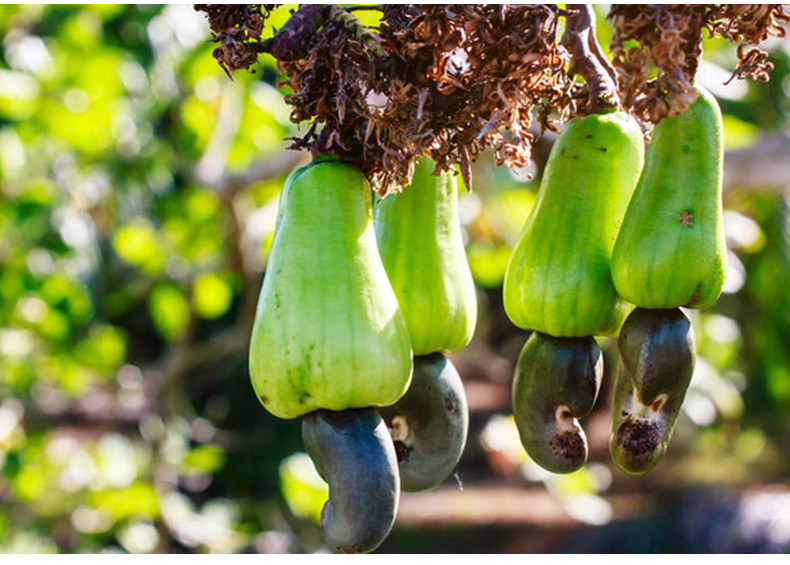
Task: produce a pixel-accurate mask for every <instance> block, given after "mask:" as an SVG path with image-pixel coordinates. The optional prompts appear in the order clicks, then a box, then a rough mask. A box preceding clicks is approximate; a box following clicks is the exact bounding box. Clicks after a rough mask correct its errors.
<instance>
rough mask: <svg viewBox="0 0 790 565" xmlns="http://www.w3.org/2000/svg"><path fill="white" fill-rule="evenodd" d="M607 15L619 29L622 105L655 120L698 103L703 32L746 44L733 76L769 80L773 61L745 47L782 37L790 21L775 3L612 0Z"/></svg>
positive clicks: (616, 47) (615, 42)
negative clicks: (628, 0)
mask: <svg viewBox="0 0 790 565" xmlns="http://www.w3.org/2000/svg"><path fill="white" fill-rule="evenodd" d="M608 17H609V19H610V20H611V21H612V23H613V25H614V30H615V33H614V38H613V41H612V46H611V48H612V53H613V56H614V57H613V58H614V60H613V64H614V67H615V68H616V69H617V73H618V76H619V82H620V95H621V99H622V104H623V106H624V107H625V108H626V109H627V110H629V111H630V112H632V113H633V114H634V115H636V116H637V117H639V118H641V119H643V120H649V121H651V122H653V123H657V122H659V121H660V120H661V119H663V118H664V117H666V116H670V115H676V114H678V113H680V112H682V111H683V110H684V109H685V108H687V107H688V106H689V105H690V104H691V103H692V102H693V101H694V98H695V97H696V94H695V92H694V90H693V88H692V84H693V82H694V76H695V75H696V72H697V67H698V65H699V61H700V57H701V56H702V33H703V30H705V29H707V30H708V32H709V33H710V35H711V36H713V35H719V36H721V37H723V38H725V39H727V40H729V41H732V42H742V43H741V45H739V46H738V58H739V64H738V67H737V68H736V69H735V71H734V73H733V77H737V78H745V77H747V76H748V77H752V78H755V79H758V80H768V73H769V72H770V71H771V70H772V69H773V65H772V64H771V63H770V62H768V61H767V54H766V53H765V52H763V51H761V50H760V49H758V48H756V47H752V48H751V49H748V50H747V46H748V45H757V44H758V43H760V42H761V41H764V40H765V39H767V38H768V36H778V37H783V36H784V35H785V33H786V30H785V28H784V27H782V26H783V24H786V23H787V22H788V21H790V16H788V14H787V13H785V11H784V8H783V7H782V5H777V4H768V5H763V4H733V5H730V4H664V5H657V4H638V5H637V4H613V5H612V7H611V9H610V12H609V16H608ZM653 75H654V76H653Z"/></svg>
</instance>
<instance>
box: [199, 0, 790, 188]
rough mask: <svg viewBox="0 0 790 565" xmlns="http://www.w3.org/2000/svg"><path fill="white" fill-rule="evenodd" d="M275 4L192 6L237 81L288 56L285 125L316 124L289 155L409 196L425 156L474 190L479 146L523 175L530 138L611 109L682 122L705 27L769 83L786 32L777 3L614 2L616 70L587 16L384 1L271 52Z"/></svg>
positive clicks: (326, 8) (288, 37)
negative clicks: (241, 72) (368, 16)
mask: <svg viewBox="0 0 790 565" xmlns="http://www.w3.org/2000/svg"><path fill="white" fill-rule="evenodd" d="M275 6H277V5H276V4H251V5H216V4H199V5H196V9H197V10H200V11H203V12H206V14H207V15H208V17H209V22H210V24H211V28H212V30H213V32H214V36H213V41H215V42H216V43H218V44H219V45H218V47H217V48H216V49H215V51H214V56H215V57H216V58H217V60H218V61H219V63H220V65H221V66H222V68H223V69H225V71H226V72H227V73H228V74H230V73H231V72H233V71H234V70H237V69H248V68H250V67H251V65H253V64H254V63H255V62H256V61H257V59H258V56H259V55H260V54H261V53H271V54H272V55H273V56H274V57H275V58H276V59H277V60H278V68H279V69H280V71H282V72H283V73H284V74H285V76H286V78H285V80H283V81H282V83H281V85H287V87H288V90H289V91H290V93H289V94H287V95H286V97H285V99H286V101H287V102H288V103H289V104H290V105H291V106H292V107H293V111H292V114H291V119H292V120H293V121H294V122H295V123H299V124H306V126H305V130H304V131H303V133H302V134H301V136H300V137H298V138H295V139H293V140H292V141H293V143H292V146H291V147H292V148H298V149H309V150H311V151H312V152H313V153H314V154H318V153H334V154H339V155H342V157H343V159H344V160H346V161H349V162H353V163H355V164H357V165H358V166H359V167H360V168H361V169H362V170H363V171H364V172H365V174H366V175H367V176H368V178H370V179H371V181H372V182H373V183H374V186H375V187H376V189H377V190H378V191H379V192H380V193H381V194H386V193H387V192H389V191H391V190H397V189H398V188H399V187H401V186H404V185H406V184H408V182H409V181H410V180H411V177H412V174H413V170H414V159H415V158H416V157H417V156H419V155H429V156H430V157H432V158H433V159H434V160H435V161H436V163H437V170H438V171H442V170H448V169H450V168H451V167H453V166H458V167H459V168H460V170H461V173H462V175H463V176H464V180H465V181H466V183H467V187H469V186H470V172H469V171H470V161H471V160H472V159H474V157H475V156H477V155H478V154H479V153H480V152H481V151H483V150H484V149H487V148H490V149H492V150H493V152H494V155H495V157H496V161H497V163H498V164H500V165H506V166H511V167H524V166H526V165H528V164H529V161H530V159H531V149H532V142H533V136H534V133H533V132H535V131H536V129H539V128H537V127H536V126H540V127H542V128H549V129H556V127H557V125H559V124H560V123H561V122H562V121H564V120H565V119H567V118H569V117H571V116H574V115H578V114H583V113H587V112H589V111H592V110H594V109H595V108H596V107H601V106H607V105H608V106H610V107H617V106H618V105H620V106H621V107H622V108H624V109H626V110H627V111H629V112H631V113H632V114H633V115H635V116H636V117H638V118H640V119H642V120H644V121H651V122H653V123H657V122H658V121H660V120H661V119H662V118H664V117H666V116H669V115H674V114H677V113H679V112H680V111H682V110H683V109H685V108H686V107H687V106H688V105H689V104H690V103H691V102H693V100H694V97H695V96H696V92H695V91H694V90H693V88H692V84H693V82H694V76H695V74H696V72H697V67H698V65H699V61H700V57H701V55H702V48H701V41H702V33H703V30H705V29H707V30H708V32H709V33H710V34H711V35H719V36H721V37H724V38H726V39H728V40H730V41H733V42H741V45H740V46H739V49H738V54H739V59H740V63H739V65H738V67H737V68H736V69H735V71H734V73H733V77H737V78H743V77H747V76H749V77H753V78H756V79H759V80H767V78H768V72H769V71H770V70H771V68H772V65H771V63H770V62H768V61H767V60H766V55H765V53H764V52H762V51H760V50H759V49H757V48H756V47H752V48H748V47H749V46H754V45H756V44H758V43H759V42H761V41H763V40H765V39H766V38H767V37H769V36H783V35H784V34H785V28H784V27H783V24H785V23H787V21H788V20H790V17H789V16H788V14H786V13H785V11H784V9H783V7H782V6H781V5H757V4H739V5H720V4H697V5H686V4H669V5H618V4H614V5H612V8H611V11H610V13H609V19H610V20H611V21H612V23H613V26H614V31H615V33H614V39H613V43H612V51H613V55H614V57H613V61H612V64H613V67H614V69H612V68H611V66H610V65H609V62H608V61H606V59H605V58H604V57H603V55H602V51H601V50H600V46H599V45H598V44H597V42H596V41H595V36H594V25H593V23H592V20H593V19H594V17H593V16H594V14H593V13H592V12H591V10H590V9H589V6H586V5H574V4H568V5H566V10H567V11H565V10H561V9H560V8H558V7H557V6H556V5H540V4H538V5H513V4H510V5H488V4H464V5H435V4H434V5H422V4H421V5H417V4H400V5H393V4H386V5H381V6H375V7H368V9H375V10H378V11H380V12H381V21H380V25H379V27H378V28H368V27H366V26H364V25H362V23H360V21H359V20H358V19H357V18H356V17H355V16H354V15H353V11H354V10H355V9H360V7H356V8H351V7H340V6H338V5H334V4H303V5H300V7H299V8H298V9H297V10H296V11H295V12H293V13H292V16H291V18H290V19H289V20H288V22H287V23H286V24H285V25H283V27H282V28H280V29H279V30H278V31H277V33H276V34H275V35H274V36H273V37H272V38H269V39H266V40H262V39H261V35H262V32H263V27H264V23H265V21H266V18H267V17H268V16H269V13H270V11H271V10H272V9H273V8H274V7H275ZM562 18H564V19H565V23H566V28H567V30H566V33H565V34H564V36H563V38H562V41H561V42H559V41H558V37H557V34H558V23H559V21H560V19H562ZM575 73H578V74H580V75H581V76H582V78H583V79H584V80H583V81H580V82H575V81H574V79H573V76H574V74H575ZM607 75H609V77H607ZM610 78H611V82H609V80H610ZM615 79H616V80H615ZM615 83H617V86H616V87H615V86H614V84H615ZM609 84H611V85H612V87H611V88H610V87H609ZM618 95H619V96H618ZM618 98H619V99H618Z"/></svg>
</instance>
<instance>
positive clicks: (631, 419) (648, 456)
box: [609, 308, 696, 475]
mask: <svg viewBox="0 0 790 565" xmlns="http://www.w3.org/2000/svg"><path fill="white" fill-rule="evenodd" d="M617 345H618V349H619V351H620V363H619V366H618V370H617V377H616V380H615V385H614V392H613V400H612V427H611V433H610V437H609V451H610V453H611V456H612V459H613V460H614V462H615V463H616V464H617V466H618V467H619V468H620V469H622V470H623V471H625V472H627V473H630V474H632V475H641V474H643V473H646V472H647V471H649V470H650V469H652V468H653V467H654V466H655V465H656V463H658V461H659V460H660V459H661V457H662V456H663V455H664V452H665V451H666V449H667V445H668V444H669V441H670V439H671V437H672V432H673V431H674V429H675V421H676V420H677V417H678V414H679V413H680V408H681V405H682V403H683V398H684V397H685V395H686V390H687V389H688V386H689V382H690V381H691V375H692V373H693V371H694V361H695V355H696V353H695V343H694V331H693V329H692V326H691V323H690V322H689V320H688V318H687V317H686V316H685V314H683V312H682V311H681V310H680V309H679V308H672V309H665V310H647V309H644V308H636V309H635V310H634V311H633V312H632V313H631V314H630V315H629V316H628V319H627V320H626V321H625V323H624V324H623V327H622V330H621V331H620V336H619V338H618V341H617Z"/></svg>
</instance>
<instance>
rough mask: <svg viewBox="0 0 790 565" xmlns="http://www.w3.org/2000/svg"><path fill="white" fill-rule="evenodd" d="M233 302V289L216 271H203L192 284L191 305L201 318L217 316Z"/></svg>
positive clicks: (225, 310)
mask: <svg viewBox="0 0 790 565" xmlns="http://www.w3.org/2000/svg"><path fill="white" fill-rule="evenodd" d="M232 302H233V289H232V287H231V285H230V283H229V282H228V280H227V279H226V278H224V277H222V276H220V275H218V274H217V273H203V274H201V275H198V276H197V277H195V281H194V283H193V284H192V306H193V307H194V308H195V313H196V314H197V315H198V316H201V317H202V318H219V317H220V316H222V315H223V314H224V313H225V312H227V311H228V309H229V308H230V305H231V303H232Z"/></svg>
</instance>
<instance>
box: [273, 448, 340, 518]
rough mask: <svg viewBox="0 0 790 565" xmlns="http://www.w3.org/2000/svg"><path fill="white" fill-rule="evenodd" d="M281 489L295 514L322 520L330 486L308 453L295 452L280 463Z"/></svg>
mask: <svg viewBox="0 0 790 565" xmlns="http://www.w3.org/2000/svg"><path fill="white" fill-rule="evenodd" d="M280 489H281V490H282V493H283V498H285V502H286V503H287V504H288V507H289V508H290V509H291V512H293V513H294V515H296V516H300V517H302V518H309V519H311V520H312V521H313V522H315V523H316V524H317V523H319V522H320V520H321V509H322V508H323V506H324V503H325V502H326V501H327V498H328V497H329V487H328V485H327V484H326V483H325V482H324V481H323V479H321V477H320V476H319V475H318V472H317V471H316V470H315V466H314V465H313V461H312V460H311V459H310V457H309V456H308V455H307V454H306V453H295V454H294V455H291V456H290V457H287V458H286V459H284V460H283V461H282V463H280Z"/></svg>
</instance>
